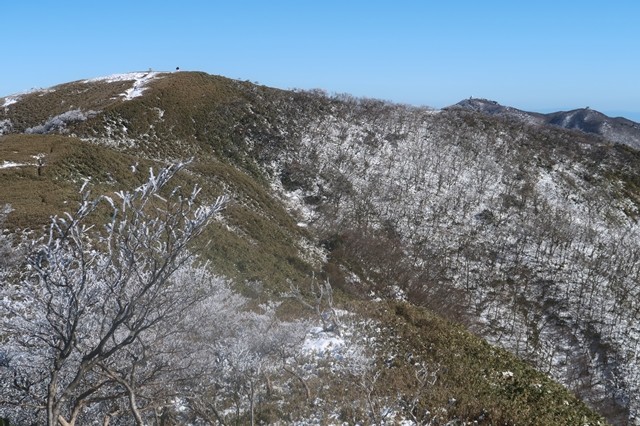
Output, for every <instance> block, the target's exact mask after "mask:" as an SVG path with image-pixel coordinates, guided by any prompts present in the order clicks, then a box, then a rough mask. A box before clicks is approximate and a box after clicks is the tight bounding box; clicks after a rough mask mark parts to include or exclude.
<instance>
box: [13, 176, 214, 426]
mask: <svg viewBox="0 0 640 426" xmlns="http://www.w3.org/2000/svg"><path fill="white" fill-rule="evenodd" d="M183 167H184V165H183V164H179V165H175V166H171V167H168V168H166V169H163V170H162V171H160V172H159V173H158V174H157V175H155V174H153V171H152V172H151V176H150V178H149V180H148V181H147V182H146V183H144V184H143V185H141V186H140V187H138V188H136V189H135V190H133V191H121V192H117V193H116V194H115V196H113V197H109V196H99V197H92V196H91V193H90V191H89V190H88V189H87V185H84V186H83V188H82V190H81V195H82V199H81V203H80V205H79V207H78V209H77V210H76V211H75V212H73V213H67V214H65V215H64V216H62V217H55V218H53V220H52V222H51V225H50V227H49V232H48V235H46V236H45V237H43V238H42V240H41V241H39V243H38V244H36V248H35V249H34V250H33V251H32V252H31V254H30V255H29V256H28V261H27V263H28V268H27V271H26V272H25V273H24V277H23V278H22V279H21V280H19V282H14V283H11V284H9V283H3V285H2V287H1V288H0V293H1V294H0V303H1V305H0V309H1V310H2V313H1V314H0V329H1V330H2V332H1V338H2V340H3V346H2V349H1V350H0V416H5V417H9V418H10V419H13V420H15V421H17V422H18V423H19V424H28V423H45V422H46V424H48V425H73V424H76V423H77V422H86V421H88V420H89V419H92V420H93V419H99V418H101V419H103V422H104V424H107V423H108V422H109V420H110V418H112V417H114V416H118V417H119V416H123V415H124V416H126V417H128V418H130V419H133V420H134V421H135V423H136V424H143V423H144V422H145V420H144V417H145V416H148V415H149V412H151V411H153V410H157V409H158V408H159V407H160V406H161V405H162V404H166V403H167V401H168V398H169V399H170V398H171V395H169V394H167V392H170V390H171V389H172V387H171V386H170V383H171V381H177V380H178V379H179V378H184V377H185V376H184V375H181V374H179V373H180V372H181V371H188V365H187V361H185V360H184V357H181V356H180V355H179V354H178V353H179V352H181V351H182V352H185V349H187V350H188V348H185V347H184V346H185V342H188V333H187V330H188V326H187V324H185V321H186V319H187V317H186V316H185V315H184V314H183V313H184V312H185V311H188V310H189V309H191V308H192V307H194V306H196V305H197V304H199V303H202V302H203V301H204V300H206V299H207V298H211V297H212V293H215V291H212V289H214V290H215V289H219V288H221V285H222V284H221V282H220V280H214V279H213V278H211V275H209V274H208V273H207V272H206V270H205V269H203V268H202V267H197V266H196V264H195V260H194V257H193V254H192V252H190V250H189V244H190V243H191V242H192V241H193V240H194V238H196V237H198V236H199V235H200V234H201V233H202V231H203V229H204V228H205V227H206V225H207V224H208V223H210V221H211V220H212V219H213V218H214V217H215V216H216V215H217V214H218V213H219V212H220V211H221V210H222V209H223V207H224V204H225V199H224V198H219V199H217V200H216V201H215V202H214V203H213V204H208V205H201V206H199V205H198V204H197V203H196V198H197V196H198V193H199V190H198V188H197V187H196V188H195V189H193V190H192V191H189V192H188V193H186V194H184V193H182V191H181V189H180V188H176V189H174V190H173V191H172V192H170V193H169V194H167V193H166V192H165V191H164V190H165V189H166V186H167V183H168V182H169V181H170V179H171V178H172V177H173V176H174V175H175V174H176V173H177V172H178V171H179V170H180V169H181V168H183ZM163 194H164V195H163ZM101 217H102V218H104V217H109V220H108V221H107V223H106V225H104V226H102V227H100V226H97V225H94V223H96V221H99V218H101ZM214 296H215V294H214ZM177 336H180V338H179V339H178V338H177Z"/></svg>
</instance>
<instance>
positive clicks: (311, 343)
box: [302, 327, 345, 355]
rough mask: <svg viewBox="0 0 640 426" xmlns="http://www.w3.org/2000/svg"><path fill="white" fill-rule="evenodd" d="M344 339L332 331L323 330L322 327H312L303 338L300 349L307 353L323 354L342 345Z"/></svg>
mask: <svg viewBox="0 0 640 426" xmlns="http://www.w3.org/2000/svg"><path fill="white" fill-rule="evenodd" d="M344 344H345V341H344V339H343V338H341V337H338V336H336V335H335V334H334V333H329V332H326V331H323V329H322V327H314V328H312V329H311V330H310V331H309V334H308V335H307V338H306V339H305V340H304V343H303V345H302V350H303V351H304V352H306V353H307V354H317V355H325V354H331V353H333V352H335V351H336V350H337V349H339V348H341V347H343V346H344Z"/></svg>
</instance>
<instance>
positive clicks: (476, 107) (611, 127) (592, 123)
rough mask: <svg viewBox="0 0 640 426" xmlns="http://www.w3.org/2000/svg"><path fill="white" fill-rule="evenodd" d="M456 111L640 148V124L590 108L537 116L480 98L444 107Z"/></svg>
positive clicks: (533, 113)
mask: <svg viewBox="0 0 640 426" xmlns="http://www.w3.org/2000/svg"><path fill="white" fill-rule="evenodd" d="M457 108H461V109H466V110H470V111H476V112H481V113H484V114H489V115H494V116H500V117H508V118H513V119H519V120H523V121H526V122H528V123H530V124H534V125H554V126H558V127H562V128H565V129H574V130H580V131H583V132H586V133H592V134H595V135H599V136H602V137H603V138H605V139H608V140H610V141H612V142H615V143H621V144H624V145H628V146H631V147H633V148H636V149H639V148H640V123H637V122H635V121H632V120H629V119H627V118H624V117H609V116H607V115H606V114H603V113H601V112H599V111H596V110H593V109H591V108H589V107H585V108H577V109H573V110H568V111H556V112H551V113H538V112H529V111H524V110H520V109H517V108H513V107H509V106H503V105H501V104H499V103H498V102H496V101H492V100H488V99H482V98H469V99H464V100H462V101H460V102H458V103H456V104H454V105H451V106H449V107H447V109H457Z"/></svg>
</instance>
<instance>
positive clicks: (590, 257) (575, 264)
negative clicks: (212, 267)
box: [0, 72, 640, 424]
mask: <svg viewBox="0 0 640 426" xmlns="http://www.w3.org/2000/svg"><path fill="white" fill-rule="evenodd" d="M144 77H145V76H144V75H141V76H134V75H130V76H128V77H126V78H128V80H118V79H112V80H113V81H109V79H106V80H102V81H95V80H94V81H89V82H87V81H80V82H75V83H69V84H67V85H61V86H56V87H57V89H55V90H53V91H49V92H42V93H35V94H29V95H25V96H24V97H22V98H21V99H17V100H16V101H15V102H11V104H9V105H7V106H4V108H3V109H0V123H4V124H2V125H0V129H5V130H2V133H3V134H2V135H0V146H2V144H6V145H4V146H6V150H5V151H4V153H3V156H6V161H11V163H10V164H11V165H15V164H23V165H25V166H24V167H22V168H20V167H15V166H12V167H7V168H5V169H2V171H1V172H0V175H2V176H4V178H3V179H5V181H4V182H5V183H4V184H3V186H4V187H6V188H17V187H16V186H15V185H16V182H18V179H17V176H21V178H20V179H23V180H25V179H27V176H28V179H34V180H37V179H39V178H38V176H37V173H36V172H37V164H36V162H35V161H34V159H32V158H31V157H30V156H31V155H36V154H37V153H38V152H39V151H37V150H38V147H39V146H40V144H41V143H43V141H48V140H49V138H54V137H55V138H62V139H61V140H64V141H67V140H68V141H69V143H70V144H71V145H73V146H72V147H71V148H68V149H69V150H70V151H65V152H69V153H71V154H65V155H61V156H59V157H55V158H54V157H53V156H50V157H49V160H50V161H51V163H49V165H44V166H43V168H42V171H43V176H44V177H42V176H41V177H40V178H41V179H49V178H54V176H47V173H48V170H51V171H52V172H53V170H54V169H55V168H54V166H55V165H60V169H58V170H64V173H62V172H60V173H61V174H59V175H56V176H55V179H58V182H73V181H76V182H79V181H80V180H81V178H83V177H86V175H87V174H91V173H92V172H91V166H90V165H91V162H94V161H102V162H101V163H99V164H101V166H100V168H99V170H100V177H99V179H100V180H102V181H104V184H105V185H107V187H108V186H109V185H114V184H115V183H110V182H111V181H110V180H109V179H110V178H109V173H108V172H109V169H108V166H107V165H108V164H111V163H113V164H121V166H119V169H122V170H121V172H120V173H119V174H116V173H111V176H112V177H111V179H113V181H114V182H118V181H120V180H123V179H129V178H125V177H124V176H126V173H125V169H127V168H128V167H131V166H134V165H135V161H136V160H135V158H137V157H140V158H144V159H145V166H147V165H148V164H151V163H153V162H159V163H160V164H162V163H166V162H168V161H172V160H175V159H178V158H185V157H194V158H195V159H196V164H194V166H193V167H192V168H191V173H192V174H193V175H192V176H198V179H200V178H202V179H204V180H203V182H206V183H207V184H208V185H211V186H212V187H215V188H218V189H221V188H225V187H227V188H231V190H232V191H231V192H232V193H235V194H236V195H235V197H234V200H235V202H236V203H237V204H235V206H234V207H233V208H232V209H231V212H230V213H231V214H230V216H229V217H228V219H226V220H227V223H226V225H227V227H226V228H224V229H220V230H218V231H216V232H217V233H216V234H215V235H216V240H217V241H221V242H222V241H224V242H226V244H228V247H232V248H233V250H231V249H230V250H228V251H229V252H230V253H227V254H225V253H224V251H225V250H224V248H220V247H219V248H212V250H214V252H212V253H210V255H211V256H212V258H213V259H214V260H215V259H218V260H219V261H220V265H219V267H220V268H221V270H222V271H223V272H224V273H225V274H229V275H230V276H232V277H234V278H238V279H240V280H241V281H243V282H247V283H248V282H253V281H256V280H259V281H260V280H262V281H264V282H265V284H264V286H265V287H268V288H269V289H270V291H272V292H274V293H277V292H281V291H284V290H286V285H285V282H286V280H287V279H296V280H299V279H302V278H301V277H303V276H305V275H307V276H308V274H310V273H311V271H313V270H314V268H316V267H315V266H313V265H314V264H315V265H320V266H319V269H320V270H319V271H318V273H322V274H323V276H324V277H327V279H330V281H331V282H332V284H333V286H334V287H335V289H336V291H340V292H343V293H344V295H345V296H344V297H347V298H348V297H355V298H356V299H358V300H360V299H364V300H370V299H381V300H385V299H396V298H400V299H403V300H406V301H408V302H410V303H412V304H413V305H415V306H421V307H426V308H428V309H430V310H432V311H434V312H437V313H439V314H440V315H443V316H445V317H448V318H451V319H456V320H458V321H463V322H464V323H465V324H467V326H468V327H469V328H470V329H471V330H473V331H474V332H476V333H477V334H478V335H481V336H483V337H484V338H485V339H486V340H488V341H489V342H491V343H493V344H495V345H498V346H501V347H504V348H507V349H509V350H510V351H512V352H513V353H515V354H517V355H518V356H520V357H521V358H523V359H525V360H527V361H528V362H531V363H533V364H534V365H536V366H538V368H540V369H542V370H543V371H544V372H545V373H548V374H550V375H551V376H553V377H554V378H556V379H557V380H559V381H560V382H562V383H563V384H564V385H565V386H568V387H569V388H570V389H571V390H572V391H573V392H576V393H578V394H579V395H580V397H581V398H583V399H584V400H585V401H588V402H589V403H590V404H591V406H594V407H597V409H598V411H599V412H600V413H603V414H604V415H605V416H607V418H608V419H609V421H611V422H613V423H619V424H623V423H624V422H626V421H634V420H633V419H634V418H635V417H634V416H635V415H636V414H635V413H637V409H638V407H637V404H636V402H635V401H634V400H633V398H632V395H633V394H634V392H635V390H636V389H637V388H638V383H640V381H639V380H637V379H638V377H640V372H639V371H638V370H637V368H636V367H635V366H634V364H633V362H632V360H631V359H630V358H628V356H629V355H628V354H627V351H631V352H630V353H633V348H634V346H633V345H634V344H635V345H636V346H635V348H636V351H637V342H638V340H637V332H638V330H637V327H635V326H634V325H633V324H634V323H633V318H634V315H636V307H634V306H635V305H634V304H633V300H634V297H635V296H636V295H637V292H638V289H637V287H634V286H633V279H634V278H633V277H634V276H635V275H634V274H637V273H638V271H637V264H636V263H635V260H636V259H637V255H638V252H637V250H636V249H637V246H636V243H634V236H636V235H637V233H638V232H639V231H638V229H637V219H636V218H637V217H638V211H639V206H640V196H639V194H640V191H639V188H640V178H639V176H638V170H640V168H638V165H639V164H640V158H639V156H638V153H637V151H635V150H634V149H632V148H629V147H627V146H624V145H618V144H611V143H609V142H608V141H606V140H605V139H603V138H601V137H597V136H592V135H590V134H588V133H583V132H575V131H567V130H564V129H562V128H560V127H557V126H538V125H533V126H532V125H530V124H531V123H527V122H526V121H523V119H522V118H518V119H517V120H514V119H509V120H505V119H504V118H503V117H500V116H495V114H494V115H493V116H492V115H490V114H487V113H485V112H483V111H470V110H469V109H468V108H453V109H447V110H443V111H440V112H436V111H433V110H427V109H421V108H413V107H405V106H402V105H397V104H391V103H387V102H383V101H378V100H372V99H357V98H353V97H350V96H348V95H340V96H333V97H331V96H327V95H325V94H322V93H319V92H295V91H284V90H279V89H271V88H267V87H264V86H257V85H254V84H251V83H248V82H241V81H238V80H230V79H226V78H223V77H219V76H209V75H206V74H204V73H188V72H185V73H183V72H180V73H168V74H162V75H161V76H158V77H157V78H153V79H149V80H145V81H146V83H144V84H141V83H140V81H142V80H143V79H144ZM52 89H54V88H52ZM136 89H138V91H136ZM142 89H143V90H142ZM134 94H136V96H132V95H134ZM84 96H86V98H85V97H84ZM5 104H6V100H5ZM493 107H496V108H497V107H498V106H497V105H496V104H493ZM497 109H499V108H497ZM90 111H93V112H91V113H90ZM514 113H518V112H517V111H515V112H514V111H510V112H509V114H514ZM526 117H529V116H526ZM526 117H525V118H526ZM534 124H535V123H534ZM27 133H32V134H30V135H27ZM34 133H35V134H34ZM95 145H100V146H101V149H100V152H102V153H103V154H100V155H101V156H102V155H104V156H107V157H106V158H111V157H110V156H111V155H113V156H114V157H112V158H111V159H109V160H96V159H92V158H91V157H85V156H86V155H87V154H88V153H90V151H91V150H90V147H92V146H95ZM22 147H25V148H26V147H28V148H29V151H28V152H27V151H25V152H24V153H22V152H21V151H20V150H21V149H22ZM74 147H77V148H74ZM80 148H82V149H80ZM76 149H79V151H76ZM56 150H57V148H54V152H57V151H56ZM13 151H18V153H17V154H16V153H14V152H13ZM96 151H97V150H96ZM81 152H82V154H81ZM112 152H113V153H114V154H112ZM115 153H117V154H115ZM96 154H97V152H96ZM121 155H122V156H124V157H120V156H121ZM3 158H5V157H3ZM116 159H119V160H117V161H116ZM46 161H47V158H45V163H46ZM128 163H131V164H128ZM141 165H142V163H141ZM54 182H55V180H54ZM11 185H13V186H11ZM214 192H215V191H214ZM45 201H46V200H45ZM59 207H60V205H58V208H59ZM25 209H26V207H25ZM284 212H287V213H286V214H285V213H284ZM287 215H290V216H287ZM43 216H45V214H44V213H43ZM14 217H15V216H14ZM10 219H11V216H10ZM274 224H276V225H277V226H274ZM276 245H277V246H276ZM271 246H274V247H271ZM223 247H224V246H223ZM252 247H253V248H252ZM269 247H271V248H269ZM287 247H289V248H287ZM304 247H314V248H313V251H309V252H306V251H305V249H304ZM294 248H295V249H294ZM285 250H286V252H284V251H285ZM261 252H263V253H265V254H264V255H262V254H260V253H261ZM279 252H283V253H285V254H284V256H283V254H282V253H279ZM303 252H304V253H303ZM311 253H315V254H313V255H312V256H311V259H309V255H310V254H311ZM612 253H613V254H612ZM225 256H227V257H233V259H226V260H224V261H223V260H222V259H224V257H225ZM265 258H269V259H270V260H269V261H268V262H267V261H266V259H265ZM305 259H307V260H305ZM607 259H616V262H618V263H616V264H610V263H607ZM265 263H266V265H265ZM216 266H218V265H216ZM270 275H272V276H273V277H274V278H271V280H272V281H270V280H269V278H267V277H268V276H270ZM266 283H268V284H266ZM610 283H612V284H610ZM614 284H615V285H614ZM246 291H247V292H251V291H255V290H251V288H249V287H247V289H246ZM394 309H396V308H394ZM403 309H404V308H397V309H396V310H397V312H398V313H399V314H398V315H399V317H402V318H405V319H406V320H410V321H412V323H415V324H419V323H420V321H424V320H419V319H418V318H419V317H420V315H418V314H417V313H415V312H413V311H411V309H409V311H411V312H410V313H407V312H406V311H404V310H403ZM625 327H626V328H625ZM438 351H443V353H446V352H444V349H442V348H441V347H439V349H438ZM503 371H510V370H506V369H505V370H503ZM491 374H494V373H491ZM527 374H528V373H527ZM507 376H508V374H507V375H506V376H505V377H507ZM474 377H475V376H474ZM443 380H444V379H443ZM533 384H534V382H532V385H533ZM527 386H528V385H527ZM525 387H526V386H525ZM514 389H516V388H514ZM526 389H529V388H528V387H527V388H526ZM532 389H533V388H532ZM443 392H444V391H443ZM523 392H524V393H523V394H522V395H521V397H523V398H524V397H526V398H533V396H532V395H533V394H531V393H530V391H529V390H526V391H523ZM445 393H446V392H445ZM509 395H512V396H513V395H515V394H509ZM454 396H455V395H454ZM516 399H517V398H516ZM560 402H561V403H562V401H560ZM529 403H531V404H533V402H532V401H531V400H529ZM634 404H635V405H634ZM475 408H477V409H478V410H479V411H478V412H477V413H476V414H475V415H476V416H477V417H479V416H480V414H478V413H479V412H480V409H481V408H480V407H475ZM450 410H455V409H453V408H450ZM494 413H497V411H496V412H494ZM505 416H506V417H504V418H505V419H507V418H509V416H508V415H506V414H505ZM477 417H473V416H472V415H470V414H467V415H466V417H464V419H469V420H470V421H471V419H474V418H475V419H477ZM629 419H631V420H629ZM494 420H495V418H494ZM496 421H497V420H496ZM511 421H517V418H515V417H512V418H511ZM529 422H531V423H532V424H535V420H529Z"/></svg>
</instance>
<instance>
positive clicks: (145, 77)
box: [83, 71, 163, 101]
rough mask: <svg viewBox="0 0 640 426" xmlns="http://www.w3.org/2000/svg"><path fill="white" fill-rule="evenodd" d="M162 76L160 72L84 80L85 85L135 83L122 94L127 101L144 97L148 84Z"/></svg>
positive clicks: (130, 73)
mask: <svg viewBox="0 0 640 426" xmlns="http://www.w3.org/2000/svg"><path fill="white" fill-rule="evenodd" d="M161 74H163V73H159V72H153V71H150V72H129V73H124V74H112V75H108V76H104V77H96V78H92V79H89V80H84V81H83V83H96V82H104V83H115V82H119V81H133V86H132V87H131V88H129V89H127V90H125V91H124V93H121V94H120V96H122V97H123V98H124V100H126V101H130V100H131V99H134V98H137V97H139V96H142V93H143V92H144V90H145V89H146V87H145V86H146V85H147V83H149V82H150V81H152V80H155V79H156V78H158V77H159V76H160V75H161Z"/></svg>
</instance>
